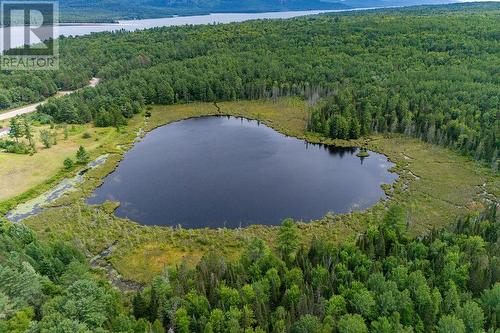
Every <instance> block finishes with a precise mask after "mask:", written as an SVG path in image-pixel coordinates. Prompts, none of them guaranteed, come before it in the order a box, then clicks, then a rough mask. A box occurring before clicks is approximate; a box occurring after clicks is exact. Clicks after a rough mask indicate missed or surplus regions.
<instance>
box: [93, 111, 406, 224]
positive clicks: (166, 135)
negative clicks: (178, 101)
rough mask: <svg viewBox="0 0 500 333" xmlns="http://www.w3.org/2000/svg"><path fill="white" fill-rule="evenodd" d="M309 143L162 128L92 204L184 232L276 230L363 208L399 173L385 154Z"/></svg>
mask: <svg viewBox="0 0 500 333" xmlns="http://www.w3.org/2000/svg"><path fill="white" fill-rule="evenodd" d="M357 152H358V149H357V148H350V149H349V148H334V147H331V146H325V145H313V144H308V143H306V142H304V141H302V140H298V139H295V138H291V137H286V136H284V135H282V134H280V133H278V132H276V131H274V130H273V129H271V128H269V127H267V126H264V125H262V124H259V123H258V122H257V121H253V120H247V119H240V118H233V117H204V118H194V119H188V120H184V121H180V122H176V123H172V124H169V125H166V126H163V127H160V128H158V129H156V130H154V131H152V132H151V133H149V134H147V135H146V136H145V137H144V139H143V140H142V141H140V142H138V143H136V144H135V146H134V147H133V148H132V149H131V150H130V151H129V152H127V153H126V155H125V157H124V159H123V161H122V162H121V163H120V165H119V166H118V168H117V169H116V170H115V172H113V173H112V174H110V175H109V176H108V177H107V178H106V179H105V181H104V184H103V185H102V186H101V187H100V188H98V189H96V191H95V193H94V196H92V197H91V198H89V200H88V202H89V203H91V204H95V203H102V202H104V201H106V200H114V201H119V202H121V206H120V207H119V208H118V209H117V211H116V215H118V216H120V217H128V218H130V219H132V220H134V221H137V222H139V223H142V224H147V225H169V226H174V225H178V224H181V225H182V226H183V227H185V228H198V227H207V226H208V227H222V226H226V227H239V226H246V225H249V224H279V223H280V222H281V220H282V219H283V218H286V217H292V218H294V219H302V220H311V219H317V218H321V217H322V216H324V215H325V214H326V213H328V212H335V213H343V212H348V211H350V210H358V209H365V208H367V207H369V206H371V205H373V204H374V203H376V202H377V201H378V200H379V199H381V198H383V197H384V192H383V190H382V188H381V187H380V185H381V184H386V183H392V182H393V181H394V180H395V179H396V177H397V175H396V174H393V173H390V172H389V171H388V169H389V168H390V167H391V166H392V165H393V164H392V163H390V162H389V161H388V160H387V158H386V157H385V156H384V155H381V154H377V153H374V152H370V156H369V157H366V158H364V159H361V158H360V157H357V156H356V154H357Z"/></svg>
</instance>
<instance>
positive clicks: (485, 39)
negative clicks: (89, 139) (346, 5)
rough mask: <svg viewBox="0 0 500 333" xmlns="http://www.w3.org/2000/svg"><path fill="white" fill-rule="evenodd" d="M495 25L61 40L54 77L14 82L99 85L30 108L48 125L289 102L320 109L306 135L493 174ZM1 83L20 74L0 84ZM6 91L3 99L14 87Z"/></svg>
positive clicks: (326, 25)
mask: <svg viewBox="0 0 500 333" xmlns="http://www.w3.org/2000/svg"><path fill="white" fill-rule="evenodd" d="M499 22H500V5H499V4H498V3H496V4H494V3H492V4H473V5H471V4H467V5H452V6H444V7H437V8H433V7H425V8H419V7H417V8H413V9H399V10H382V11H374V12H365V13H348V14H334V15H320V16H317V17H304V18H296V19H290V20H280V21H265V20H263V21H251V22H245V23H239V24H229V25H211V26H196V27H171V28H156V29H151V30H147V31H142V32H134V33H126V32H117V33H103V34H97V35H94V36H87V37H79V38H64V39H62V40H61V61H62V66H61V70H60V71H59V72H56V73H54V74H36V73H35V74H25V75H34V76H35V78H36V79H37V80H40V81H41V82H43V83H44V84H45V85H47V86H51V87H52V86H53V85H55V86H57V87H59V88H61V87H70V86H71V87H76V86H81V85H83V83H82V82H83V81H85V80H86V79H88V78H90V77H91V76H96V77H100V78H102V79H103V80H104V83H103V84H101V85H100V86H99V87H98V88H96V89H95V90H94V91H93V90H92V89H85V90H84V91H82V92H80V93H77V94H73V95H71V96H67V97H65V98H63V99H61V100H58V101H54V102H52V103H49V104H46V105H44V106H43V107H41V108H40V111H41V112H43V113H46V114H49V115H51V116H52V117H54V119H55V120H56V121H59V122H69V123H76V122H80V123H84V122H88V121H94V122H95V123H96V125H98V126H108V125H113V126H119V125H120V124H123V123H124V122H125V121H126V119H127V118H129V117H130V116H131V115H132V114H134V113H135V112H138V111H140V109H141V108H142V106H143V105H145V104H149V103H160V104H171V103H185V102H190V101H215V100H233V99H259V98H279V97H282V96H288V95H296V96H302V97H303V98H305V99H308V100H309V101H310V102H311V104H315V103H316V102H317V101H318V100H320V102H319V104H316V106H315V108H314V110H313V111H312V116H311V122H310V129H311V130H313V131H317V132H320V133H323V134H325V135H328V136H330V137H334V138H356V137H358V136H360V135H366V134H370V133H375V132H378V133H385V132H398V133H406V134H407V135H412V136H416V137H419V138H422V139H424V140H426V141H429V142H433V143H437V144H442V145H445V146H449V147H453V148H456V149H458V150H460V151H462V152H464V153H466V154H469V155H470V156H473V157H474V158H476V159H480V160H485V161H488V162H491V163H492V165H493V167H494V168H495V169H496V168H497V161H498V150H499V147H500V122H499V121H498V120H499V119H500V101H499V98H498V87H499V86H500V82H499V81H500V76H499V73H498V70H497V69H498V68H499V65H500V57H499V54H498V48H499V47H500V42H499V39H498V34H497V33H496V31H498V30H499V29H500V23H499ZM9 75H20V74H15V73H11V74H3V77H2V80H1V81H0V82H2V83H0V84H4V83H3V82H4V81H5V82H9V80H8V78H9ZM82 77H85V79H82ZM4 78H5V79H6V80H3V79H4ZM5 84H8V85H9V86H8V88H7V89H1V88H0V91H2V92H3V93H4V95H6V96H7V97H4V99H7V100H9V99H11V98H13V96H14V95H15V94H13V95H12V94H11V93H10V92H11V91H16V89H21V88H19V87H23V86H24V85H25V84H24V85H23V84H22V83H20V82H18V83H17V84H16V83H14V84H11V83H5ZM33 89H35V90H34V92H35V97H37V96H38V97H39V96H41V95H43V93H41V92H40V89H39V88H33ZM4 90H5V91H6V92H4ZM11 95H12V96H11ZM321 99H323V100H321ZM18 102H19V98H18V97H15V103H18ZM4 104H5V103H4ZM7 104H9V103H7ZM7 104H6V105H7Z"/></svg>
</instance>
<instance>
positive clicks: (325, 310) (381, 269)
mask: <svg viewBox="0 0 500 333" xmlns="http://www.w3.org/2000/svg"><path fill="white" fill-rule="evenodd" d="M405 228H406V218H405V214H404V212H403V211H402V210H401V209H400V208H398V207H396V206H395V207H392V208H391V209H390V210H389V212H388V213H387V216H386V218H385V221H384V223H383V225H381V226H378V227H377V226H372V227H369V229H368V231H367V232H366V233H365V234H363V235H362V236H361V237H360V238H359V239H358V241H357V243H356V244H346V245H342V246H333V245H331V244H329V243H328V242H327V241H326V240H324V239H321V238H317V239H315V240H313V242H312V244H311V245H310V246H309V247H301V245H300V244H301V240H300V233H299V231H298V229H297V226H296V225H295V224H294V223H293V222H292V221H291V220H286V221H284V223H283V225H282V226H281V228H280V231H279V236H278V240H277V244H276V245H277V249H276V251H275V250H273V249H270V248H269V247H268V246H266V245H265V244H264V243H263V242H262V241H260V240H255V241H254V242H253V243H252V244H251V245H250V246H249V247H248V248H247V249H246V250H245V251H244V252H243V254H242V256H241V258H240V259H239V260H238V261H236V262H227V261H225V260H224V259H223V258H222V257H221V256H219V255H217V254H216V253H211V254H208V255H206V256H205V257H204V258H203V259H202V260H201V262H200V263H199V264H198V265H197V267H196V269H189V268H187V267H185V266H181V267H179V268H177V269H175V270H173V271H170V272H169V274H165V275H164V276H161V277H157V278H156V279H155V280H154V282H153V283H152V285H151V286H150V287H148V288H146V289H145V290H144V291H143V292H142V293H139V294H137V295H136V296H135V297H134V299H133V312H134V315H135V317H137V318H147V319H148V320H159V321H161V322H162V323H163V325H164V327H165V329H170V328H172V329H174V331H175V332H183V333H184V332H295V333H299V332H300V333H316V332H317V333H320V332H338V333H362V332H377V333H382V332H387V333H389V332H408V333H409V332H439V333H465V332H467V333H469V332H470V333H472V332H485V331H487V332H492V333H493V332H496V330H497V328H498V327H499V325H500V321H499V320H500V312H499V306H500V283H498V282H499V279H500V257H499V254H500V252H499V247H498V244H499V242H498V241H499V239H500V238H499V236H500V224H499V221H498V218H497V216H496V212H495V209H492V210H490V211H489V212H487V213H486V214H484V215H483V216H481V217H477V216H474V217H468V218H466V219H463V220H460V221H459V222H458V224H457V225H456V226H455V228H454V230H453V231H438V232H432V233H431V234H429V235H428V236H426V237H425V238H423V239H421V240H419V239H413V238H410V237H408V236H407V235H406V234H405Z"/></svg>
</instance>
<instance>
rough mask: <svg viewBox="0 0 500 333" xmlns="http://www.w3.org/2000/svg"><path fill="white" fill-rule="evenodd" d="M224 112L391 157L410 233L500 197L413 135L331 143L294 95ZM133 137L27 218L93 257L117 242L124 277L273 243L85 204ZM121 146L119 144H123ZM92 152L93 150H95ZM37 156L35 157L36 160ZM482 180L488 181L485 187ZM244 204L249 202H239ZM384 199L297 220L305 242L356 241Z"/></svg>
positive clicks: (168, 117)
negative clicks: (144, 222) (360, 208)
mask: <svg viewBox="0 0 500 333" xmlns="http://www.w3.org/2000/svg"><path fill="white" fill-rule="evenodd" d="M219 108H220V110H221V113H223V114H231V115H235V116H243V117H247V118H253V119H259V120H260V121H262V122H263V123H265V124H266V125H268V126H270V127H272V128H274V129H276V130H278V131H280V132H282V133H284V134H287V135H293V136H296V137H299V138H303V139H307V140H309V141H311V142H323V143H329V144H337V145H343V146H346V145H357V146H361V147H366V148H368V149H371V150H374V151H377V152H381V153H384V154H386V155H387V156H388V157H389V158H390V160H391V161H393V162H394V163H396V167H395V170H397V171H398V173H399V174H400V178H399V180H398V181H397V182H396V184H395V185H394V186H392V187H386V188H385V190H386V193H388V194H389V195H390V197H391V200H392V201H394V202H398V203H400V204H401V205H402V206H403V207H405V208H406V209H407V212H408V217H409V227H410V231H411V232H412V233H413V234H415V235H417V234H422V233H424V232H426V231H428V230H429V229H431V228H432V227H438V226H444V225H447V224H449V223H450V222H452V221H454V219H455V218H456V216H458V215H459V214H462V213H464V212H466V211H468V210H474V209H476V208H479V207H481V206H482V205H483V194H484V193H483V192H484V191H485V190H486V192H488V193H490V194H492V195H493V198H494V200H497V196H498V193H499V188H500V183H499V177H498V175H496V174H493V173H492V172H491V171H490V170H489V169H487V168H484V167H482V166H481V165H480V164H478V163H476V162H473V161H471V160H469V159H468V158H466V157H463V156H459V155H457V154H456V153H454V152H452V151H450V150H448V149H445V148H442V147H437V146H433V145H429V144H426V143H423V142H421V141H419V140H416V139H410V138H405V137H402V136H387V137H386V136H373V137H368V138H363V139H360V140H356V141H354V142H349V141H339V140H330V139H327V138H323V137H320V136H318V135H317V134H314V133H308V132H307V131H306V124H307V117H308V113H307V107H306V104H305V103H304V102H302V101H300V100H297V99H285V100H281V101H278V102H276V103H273V102H271V101H250V102H225V103H219ZM215 114H220V113H219V111H218V110H217V108H216V107H215V106H214V105H213V104H206V103H205V104H204V103H194V104H185V105H176V106H156V107H154V108H153V110H152V117H151V119H150V120H149V122H148V123H147V124H142V118H140V117H137V118H136V119H134V122H133V123H132V124H131V125H130V127H129V129H128V130H127V132H129V133H132V132H133V131H132V129H137V127H138V126H139V125H143V126H144V127H145V129H146V130H147V131H149V130H151V129H153V128H156V127H158V126H161V125H164V124H167V123H170V122H173V121H178V120H181V119H186V118H190V117H199V116H204V115H215ZM132 141H133V136H132V135H122V136H116V137H115V138H114V139H113V140H111V141H109V143H108V144H107V145H106V147H101V148H100V150H99V153H104V152H107V153H111V155H110V158H108V160H107V161H106V163H105V164H104V165H103V166H101V167H99V168H96V169H94V170H92V171H91V172H89V173H88V174H87V175H86V181H85V182H84V183H83V184H82V188H81V190H82V191H80V192H72V193H71V194H70V195H67V196H65V197H63V198H62V199H60V200H59V201H58V202H56V203H55V204H54V205H55V206H62V207H58V208H53V209H48V210H46V211H45V212H43V213H41V214H39V215H37V216H34V217H31V218H29V219H27V220H26V223H27V224H28V225H29V226H31V227H32V228H33V229H34V230H35V231H36V232H37V233H38V234H39V236H40V237H42V238H43V239H49V240H50V239H52V240H55V239H64V240H68V241H72V242H74V243H75V244H77V245H78V246H79V247H81V248H82V249H83V250H84V251H85V252H86V253H88V254H89V256H91V255H95V254H96V253H98V252H99V251H101V250H102V249H104V248H106V247H107V246H108V245H109V244H111V243H113V242H114V241H115V240H117V241H118V243H117V246H116V250H115V252H114V253H113V254H112V256H111V257H110V258H109V260H110V262H111V263H112V264H113V266H114V267H115V268H116V269H117V270H118V271H119V272H120V273H121V274H122V276H123V277H124V278H126V279H131V280H135V281H139V282H148V281H150V279H151V278H152V277H153V276H154V275H155V274H157V273H161V272H162V270H163V269H164V268H165V267H166V266H169V265H177V264H179V263H180V262H182V261H186V262H187V263H188V264H191V265H193V264H195V263H196V262H197V260H198V259H199V258H200V257H201V256H202V255H203V253H205V252H206V251H207V250H209V249H211V248H217V249H219V250H221V251H222V252H223V253H224V254H225V255H226V256H228V257H234V256H236V255H237V254H238V253H239V252H240V251H241V249H242V247H243V246H244V245H245V244H247V243H248V242H249V241H250V240H251V239H252V238H253V237H259V238H262V239H264V240H265V241H266V242H268V243H269V244H270V245H271V246H273V244H274V243H275V242H274V240H275V238H276V231H277V228H276V227H269V226H261V225H255V226H250V227H248V228H244V229H224V228H221V229H194V230H186V229H182V228H172V227H150V226H141V225H139V224H136V223H133V222H131V221H128V220H125V219H120V218H117V217H115V216H114V215H113V214H112V211H113V209H114V208H115V205H116V203H105V204H103V205H102V206H92V207H89V206H88V205H86V204H84V202H83V198H84V197H85V196H88V195H90V193H91V191H92V190H93V189H94V188H95V187H96V186H98V185H99V184H100V183H101V182H102V180H103V178H104V177H105V176H106V175H107V174H109V173H110V172H112V171H113V170H114V168H115V167H116V165H117V164H118V163H119V161H120V160H121V157H122V153H123V151H125V150H126V148H127V147H130V146H131V143H132ZM116 145H121V147H122V149H118V148H117V147H116ZM94 156H95V154H94ZM33 158H36V155H35V156H34V157H33ZM483 184H486V185H485V186H484V187H483ZM242 204H244V202H242ZM386 206H387V202H379V203H378V204H376V205H375V206H373V207H372V208H370V209H368V210H366V211H364V212H355V213H352V214H342V215H332V214H327V215H326V216H325V217H324V218H322V219H321V220H318V221H315V222H312V223H300V224H299V227H300V229H301V230H302V232H301V234H302V237H303V241H304V242H308V241H310V240H311V239H312V238H313V237H315V235H322V236H324V237H327V238H328V239H331V240H332V241H333V242H341V241H345V240H348V239H354V238H355V237H356V235H357V234H359V233H361V232H362V231H364V230H365V229H366V227H367V226H368V225H369V224H373V223H377V221H380V219H381V217H382V216H383V215H384V213H385V209H386Z"/></svg>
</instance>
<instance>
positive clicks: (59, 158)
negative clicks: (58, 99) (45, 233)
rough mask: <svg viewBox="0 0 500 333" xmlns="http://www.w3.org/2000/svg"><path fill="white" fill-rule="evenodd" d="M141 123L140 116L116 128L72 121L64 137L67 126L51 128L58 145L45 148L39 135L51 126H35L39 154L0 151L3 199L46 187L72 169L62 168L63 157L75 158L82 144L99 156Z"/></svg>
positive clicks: (21, 197) (28, 194)
mask: <svg viewBox="0 0 500 333" xmlns="http://www.w3.org/2000/svg"><path fill="white" fill-rule="evenodd" d="M139 124H140V118H139V117H137V118H136V119H134V120H132V121H131V123H130V124H129V126H128V127H127V128H125V129H123V130H120V131H117V130H116V129H115V128H95V127H93V126H91V125H70V126H69V127H68V128H69V136H68V138H67V139H65V138H64V130H63V129H62V128H59V129H57V128H56V129H54V130H51V131H52V132H54V131H56V132H57V145H54V146H52V147H50V148H44V147H43V145H42V143H41V141H40V139H39V138H40V135H39V133H40V131H41V130H43V129H48V128H49V126H36V127H34V132H35V135H34V137H35V140H36V143H37V153H36V154H34V155H33V156H29V155H18V154H8V153H0V201H2V200H7V199H11V201H13V202H20V201H23V200H24V199H27V198H29V197H32V196H33V195H35V194H38V193H41V192H43V191H45V190H47V188H48V187H50V186H52V185H53V184H54V183H55V182H57V181H58V180H60V179H61V178H63V177H64V176H66V175H68V174H69V173H70V172H67V171H65V170H63V161H64V159H66V158H67V157H70V158H72V159H73V160H74V159H75V154H76V151H77V149H78V147H79V146H83V147H85V148H86V149H87V151H89V153H90V156H91V158H96V157H97V156H99V155H100V154H103V153H105V152H108V151H115V150H116V148H115V143H116V142H119V141H120V140H124V139H126V138H127V137H129V136H130V135H135V134H134V133H135V132H134V131H135V130H136V128H138V125H139ZM84 133H89V134H90V138H87V139H85V138H84V137H83V134H84ZM16 197H18V198H16ZM4 206H5V205H4ZM9 206H10V205H9Z"/></svg>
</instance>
